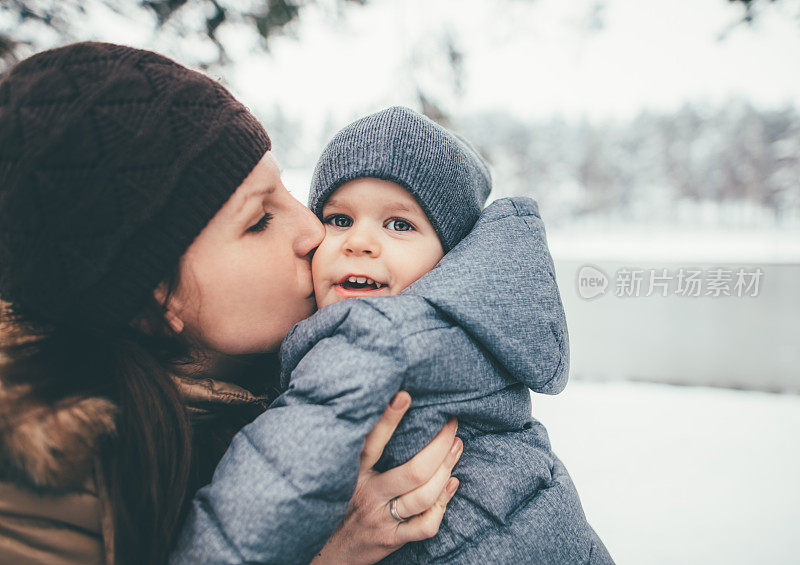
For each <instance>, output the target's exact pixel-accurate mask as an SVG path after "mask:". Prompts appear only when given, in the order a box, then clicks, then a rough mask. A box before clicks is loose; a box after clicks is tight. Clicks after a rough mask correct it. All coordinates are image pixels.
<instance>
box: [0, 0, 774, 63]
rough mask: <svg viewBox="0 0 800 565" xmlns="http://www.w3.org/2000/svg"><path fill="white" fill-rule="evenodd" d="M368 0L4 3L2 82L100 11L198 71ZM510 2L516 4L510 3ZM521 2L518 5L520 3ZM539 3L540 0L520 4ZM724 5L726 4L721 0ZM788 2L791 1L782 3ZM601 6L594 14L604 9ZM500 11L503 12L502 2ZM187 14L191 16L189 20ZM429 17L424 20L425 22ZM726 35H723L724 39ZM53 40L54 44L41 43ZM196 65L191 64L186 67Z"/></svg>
mask: <svg viewBox="0 0 800 565" xmlns="http://www.w3.org/2000/svg"><path fill="white" fill-rule="evenodd" d="M368 1H369V0H0V76H2V74H4V72H5V71H7V69H8V68H9V67H10V66H12V65H13V64H14V63H15V62H16V61H18V60H19V59H21V58H23V57H26V56H28V55H30V54H32V53H34V52H36V51H38V50H41V49H43V48H46V47H51V46H53V45H57V44H59V45H60V44H65V43H69V42H72V41H79V40H82V39H86V37H85V36H84V37H82V34H81V31H82V30H81V26H80V25H79V24H80V22H81V21H82V20H83V19H85V17H86V16H87V14H88V13H89V12H90V11H91V10H94V9H97V7H98V6H99V7H103V8H105V9H108V10H111V11H113V12H117V13H119V14H123V15H125V16H127V17H131V18H135V19H140V18H141V16H142V15H147V16H149V17H150V18H151V20H152V25H153V26H154V28H155V30H156V32H159V31H161V30H164V29H165V27H167V24H170V27H171V29H170V30H169V32H170V33H177V34H178V35H182V36H192V37H195V38H204V39H205V40H206V41H208V42H209V43H211V44H213V46H214V48H215V52H216V56H215V60H213V61H209V60H198V61H194V62H193V63H195V64H196V65H197V66H200V67H208V66H210V65H215V64H216V65H225V64H228V63H230V62H231V61H230V59H229V57H228V54H227V49H226V42H225V41H224V40H223V39H222V37H221V36H222V35H223V34H222V32H224V31H225V29H226V28H232V27H235V26H244V27H245V28H247V29H250V30H254V31H255V32H257V34H258V37H260V38H261V41H260V42H259V43H260V45H258V46H257V48H261V49H265V50H266V49H268V45H269V43H268V41H269V39H270V37H272V36H274V35H276V34H281V33H284V32H286V30H287V29H289V28H290V27H291V24H292V23H293V22H295V21H296V20H298V18H299V17H300V15H301V13H302V12H303V11H304V10H305V9H307V8H308V7H310V6H312V5H320V4H324V5H326V6H329V7H331V8H332V9H334V10H339V11H341V10H342V8H343V7H344V6H345V5H346V4H354V5H362V6H363V5H365V4H367V3H368ZM506 1H507V2H508V1H511V0H506ZM518 1H519V0H518ZM521 1H527V2H534V3H535V1H536V0H521ZM661 1H666V0H661ZM720 1H725V0H720ZM776 1H777V0H727V2H729V3H730V4H732V5H737V6H739V7H740V8H741V9H742V12H741V18H740V20H738V21H735V22H734V24H733V25H737V24H738V23H746V24H751V23H752V22H753V21H754V19H755V18H756V17H757V16H758V14H759V12H760V11H761V10H762V9H763V8H764V6H765V5H766V4H768V3H774V2H776ZM783 1H787V0H783ZM603 5H604V2H603V1H602V0H598V1H597V3H596V5H595V6H594V8H593V10H594V11H597V10H600V9H602V7H603ZM497 9H498V11H502V10H503V2H499V3H498V6H497ZM187 12H192V15H191V16H189V17H180V16H185V15H186V13H187ZM421 17H424V14H423V15H422V16H421ZM30 24H33V25H35V26H38V27H39V28H41V29H43V30H44V31H45V33H43V34H42V33H39V34H33V35H28V36H25V35H23V34H20V33H18V30H19V29H21V28H22V27H23V26H26V25H28V26H29V25H30ZM723 35H724V34H723ZM46 36H49V37H50V40H49V42H48V43H49V44H43V43H42V42H41V41H40V39H41V38H42V37H46ZM450 55H451V56H452V59H453V62H454V64H459V63H460V59H459V58H458V53H457V52H455V51H454V52H452V53H451V54H450ZM187 62H189V63H192V62H191V61H187Z"/></svg>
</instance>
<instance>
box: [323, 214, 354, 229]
mask: <svg viewBox="0 0 800 565" xmlns="http://www.w3.org/2000/svg"><path fill="white" fill-rule="evenodd" d="M325 223H326V224H330V225H332V226H335V227H337V228H349V227H350V226H352V225H353V220H351V219H350V218H348V217H347V216H345V215H344V214H331V215H330V216H328V217H327V218H325Z"/></svg>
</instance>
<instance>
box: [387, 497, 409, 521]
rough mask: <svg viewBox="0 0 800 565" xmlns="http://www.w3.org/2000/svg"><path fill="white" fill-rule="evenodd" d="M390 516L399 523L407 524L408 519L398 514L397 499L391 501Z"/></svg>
mask: <svg viewBox="0 0 800 565" xmlns="http://www.w3.org/2000/svg"><path fill="white" fill-rule="evenodd" d="M389 514H391V515H392V518H394V519H395V520H397V521H398V522H405V521H406V520H407V518H403V517H402V516H400V514H398V512H397V498H393V499H392V500H390V501H389Z"/></svg>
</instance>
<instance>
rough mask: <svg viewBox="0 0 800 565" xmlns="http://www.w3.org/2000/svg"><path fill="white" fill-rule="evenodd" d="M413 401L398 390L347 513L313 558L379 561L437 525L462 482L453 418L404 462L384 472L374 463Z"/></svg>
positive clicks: (368, 449)
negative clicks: (393, 506)
mask: <svg viewBox="0 0 800 565" xmlns="http://www.w3.org/2000/svg"><path fill="white" fill-rule="evenodd" d="M410 405H411V397H410V396H409V394H408V393H407V392H404V391H400V392H398V393H397V394H396V395H395V397H394V399H393V400H392V403H391V404H389V406H388V407H387V408H386V411H385V412H384V413H383V416H381V418H380V420H378V422H377V423H376V424H375V427H373V428H372V431H371V432H370V433H369V435H368V436H367V438H366V442H365V443H364V450H363V451H362V452H361V469H360V471H359V474H358V483H357V485H356V490H355V492H354V493H353V497H352V498H351V499H350V507H349V508H348V510H347V515H346V516H345V518H344V520H342V522H341V524H339V526H338V528H337V529H336V531H335V532H334V533H333V535H332V536H331V538H330V539H329V540H328V543H326V544H325V547H323V548H322V551H320V553H319V554H318V555H317V557H316V558H315V559H314V561H312V563H314V564H322V563H353V564H356V563H375V562H377V561H380V560H381V559H383V558H384V557H386V556H387V555H389V554H390V553H392V552H393V551H395V550H397V549H399V548H400V547H401V546H403V545H404V544H406V543H408V542H411V541H419V540H423V539H427V538H431V537H433V536H435V535H436V533H437V532H438V531H439V524H440V523H441V521H442V516H444V511H445V508H446V507H447V503H448V502H449V501H450V499H451V498H452V497H453V494H455V492H456V489H457V488H458V479H456V478H455V477H450V473H451V471H452V470H453V466H454V465H455V464H456V462H457V461H458V458H459V457H461V452H462V451H463V445H462V442H461V440H460V439H459V438H457V437H455V434H456V429H457V428H458V424H457V422H456V421H455V420H451V421H449V422H448V423H447V424H445V426H444V427H443V428H442V430H441V431H440V432H439V433H438V434H437V436H436V437H435V438H433V439H432V440H431V442H430V443H429V444H428V445H427V446H426V447H425V448H424V449H422V451H420V452H419V453H417V454H416V455H415V456H414V457H413V458H412V459H410V460H409V461H408V462H406V463H404V464H403V465H400V466H399V467H395V468H394V469H390V470H388V471H386V472H385V473H378V472H377V471H375V470H374V469H373V468H372V467H373V465H375V463H377V462H378V459H380V457H381V455H382V454H383V449H384V448H385V447H386V444H387V443H388V442H389V439H390V438H391V437H392V434H393V433H394V430H395V429H396V428H397V424H398V423H399V422H400V420H401V419H402V418H403V415H404V414H405V413H406V410H408V407H409V406H410ZM394 498H397V504H396V510H397V513H398V514H399V515H400V516H402V517H404V518H407V519H406V520H405V521H403V522H398V521H397V520H395V519H394V518H393V517H392V515H391V513H390V511H389V504H390V502H391V501H392V499H394Z"/></svg>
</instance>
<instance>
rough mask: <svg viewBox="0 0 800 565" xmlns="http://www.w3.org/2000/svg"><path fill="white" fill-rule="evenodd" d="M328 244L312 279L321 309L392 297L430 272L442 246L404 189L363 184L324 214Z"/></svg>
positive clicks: (349, 186) (337, 195)
mask: <svg viewBox="0 0 800 565" xmlns="http://www.w3.org/2000/svg"><path fill="white" fill-rule="evenodd" d="M322 217H323V224H325V239H324V240H323V241H322V243H321V244H320V246H319V247H318V248H317V250H316V251H315V252H314V259H313V260H312V262H311V274H312V276H313V278H314V294H315V295H316V299H317V306H318V307H319V308H322V307H323V306H328V305H329V304H333V303H334V302H338V301H339V300H342V299H344V298H352V297H355V296H392V295H395V294H397V293H399V292H400V291H401V290H403V289H404V288H406V287H407V286H408V285H410V284H411V283H413V282H414V281H415V280H417V279H418V278H420V277H421V276H422V275H424V274H425V273H427V272H428V271H430V270H431V269H432V268H433V267H434V266H436V263H438V262H439V260H440V259H441V258H442V257H443V256H444V251H443V250H442V244H441V242H440V241H439V237H438V236H437V235H436V232H435V231H434V229H433V226H432V225H431V223H430V221H428V217H427V216H426V215H425V213H424V212H423V211H422V208H420V206H419V204H417V201H416V200H414V197H413V196H411V194H409V193H408V191H406V189H404V188H403V187H401V186H400V185H398V184H396V183H393V182H389V181H385V180H380V179H375V178H359V179H355V180H352V181H350V182H348V183H345V184H343V185H342V186H340V187H339V188H338V189H337V190H336V191H335V192H334V193H333V194H332V195H331V196H330V198H328V201H327V202H326V203H325V206H324V208H323V209H322Z"/></svg>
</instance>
